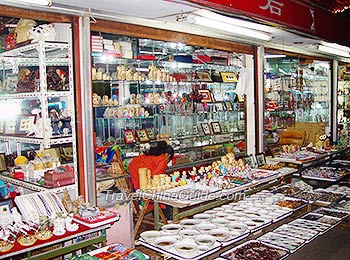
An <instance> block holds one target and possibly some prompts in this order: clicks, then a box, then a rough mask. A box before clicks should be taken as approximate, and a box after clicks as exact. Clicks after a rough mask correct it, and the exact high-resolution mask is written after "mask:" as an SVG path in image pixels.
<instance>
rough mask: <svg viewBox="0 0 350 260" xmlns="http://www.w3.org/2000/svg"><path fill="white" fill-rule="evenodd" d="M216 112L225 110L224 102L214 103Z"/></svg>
mask: <svg viewBox="0 0 350 260" xmlns="http://www.w3.org/2000/svg"><path fill="white" fill-rule="evenodd" d="M214 105H215V110H216V112H220V111H225V108H226V107H225V106H224V103H223V102H216V103H214Z"/></svg>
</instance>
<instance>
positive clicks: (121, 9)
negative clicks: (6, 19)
mask: <svg viewBox="0 0 350 260" xmlns="http://www.w3.org/2000/svg"><path fill="white" fill-rule="evenodd" d="M53 4H54V5H56V4H57V5H64V6H70V7H75V8H77V9H80V8H85V9H88V8H91V9H92V10H93V11H99V12H108V13H110V14H111V13H113V14H120V15H125V16H134V17H139V18H148V19H156V18H160V17H164V16H168V15H174V14H178V13H184V12H191V11H193V10H195V8H193V7H191V6H188V5H184V4H179V3H173V2H169V1H163V0H53Z"/></svg>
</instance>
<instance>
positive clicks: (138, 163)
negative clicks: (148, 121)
mask: <svg viewBox="0 0 350 260" xmlns="http://www.w3.org/2000/svg"><path fill="white" fill-rule="evenodd" d="M173 157H174V150H173V148H172V147H171V146H170V145H168V144H167V142H165V141H160V142H158V143H157V146H156V147H151V148H150V150H148V151H147V152H145V153H143V154H141V155H139V156H137V157H135V158H133V159H132V160H131V162H130V163H129V165H128V168H129V172H130V177H131V182H132V187H133V189H134V190H137V189H139V188H140V182H139V172H138V171H139V169H140V168H147V169H149V170H150V171H151V174H152V177H153V176H154V175H158V174H164V173H165V171H166V169H167V168H168V163H169V162H170V161H171V160H172V159H173Z"/></svg>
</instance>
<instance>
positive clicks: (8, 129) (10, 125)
mask: <svg viewBox="0 0 350 260" xmlns="http://www.w3.org/2000/svg"><path fill="white" fill-rule="evenodd" d="M16 125H17V119H16V118H14V119H9V120H7V121H6V122H5V130H4V134H6V135H14V134H15V133H16Z"/></svg>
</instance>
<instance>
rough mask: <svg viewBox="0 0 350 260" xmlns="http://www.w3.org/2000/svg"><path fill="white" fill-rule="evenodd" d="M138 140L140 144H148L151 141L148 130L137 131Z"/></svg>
mask: <svg viewBox="0 0 350 260" xmlns="http://www.w3.org/2000/svg"><path fill="white" fill-rule="evenodd" d="M136 135H137V138H138V139H139V141H140V143H146V142H149V141H150V138H149V136H148V133H147V131H146V129H138V130H136Z"/></svg>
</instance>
